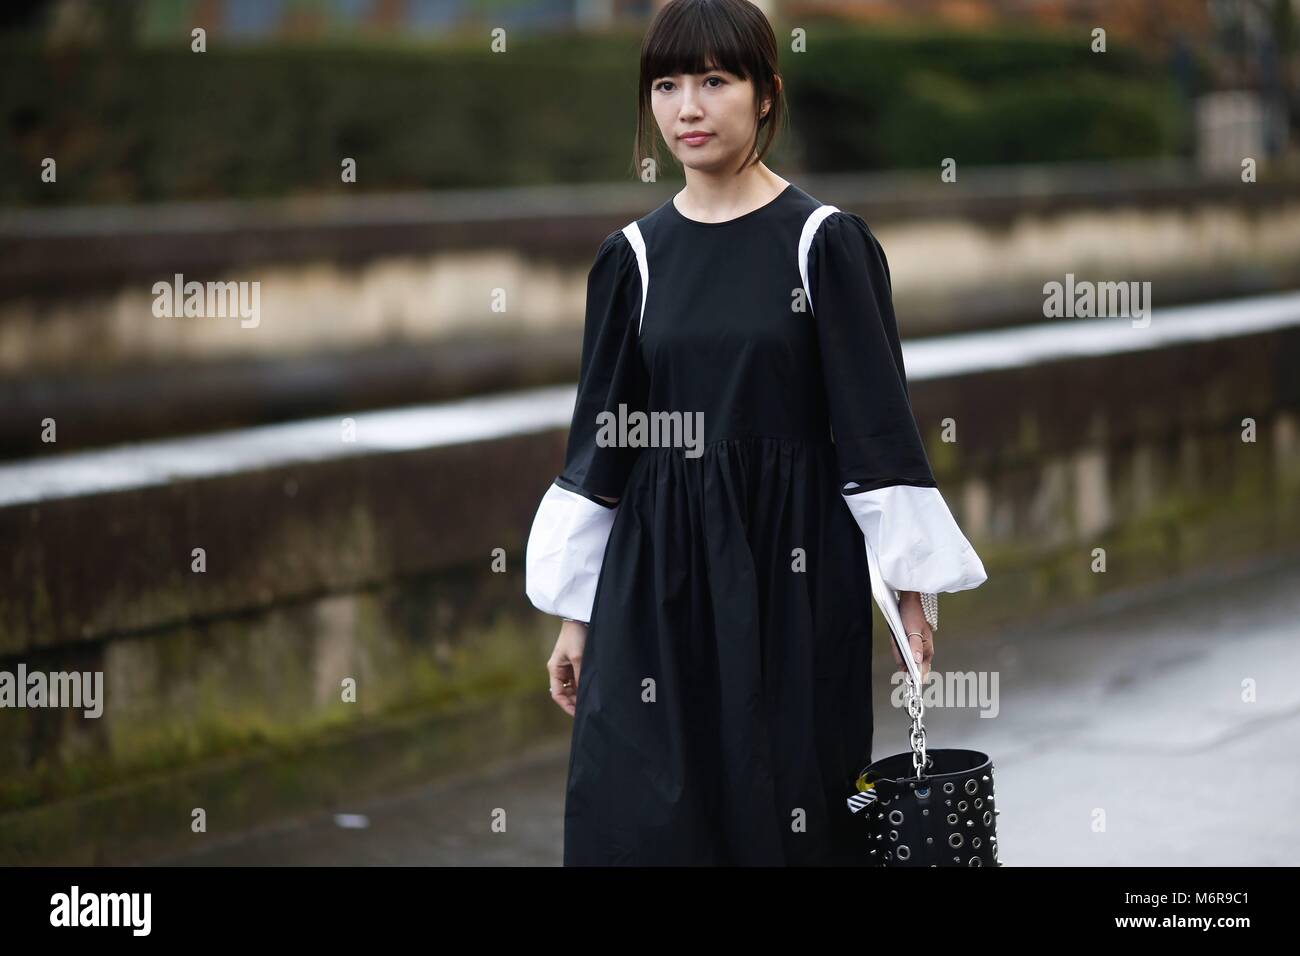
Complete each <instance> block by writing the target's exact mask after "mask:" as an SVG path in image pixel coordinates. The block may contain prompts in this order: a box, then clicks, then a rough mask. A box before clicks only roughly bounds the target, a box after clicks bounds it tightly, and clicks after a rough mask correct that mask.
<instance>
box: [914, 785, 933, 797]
mask: <svg viewBox="0 0 1300 956" xmlns="http://www.w3.org/2000/svg"><path fill="white" fill-rule="evenodd" d="M916 795H917V797H918V798H920V799H922V800H924V799H925V798H926V797H928V796H929V795H930V788H929V787H917V789H916Z"/></svg>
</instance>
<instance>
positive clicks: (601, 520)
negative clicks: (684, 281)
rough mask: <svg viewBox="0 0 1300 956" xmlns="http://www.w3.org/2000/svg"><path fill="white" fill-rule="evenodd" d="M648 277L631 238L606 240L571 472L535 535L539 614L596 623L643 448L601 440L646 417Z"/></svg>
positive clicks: (590, 287)
mask: <svg viewBox="0 0 1300 956" xmlns="http://www.w3.org/2000/svg"><path fill="white" fill-rule="evenodd" d="M641 303H642V294H641V275H640V271H639V267H638V264H637V258H636V253H635V251H634V250H633V248H632V245H631V243H630V242H629V240H628V238H627V236H626V235H624V233H623V232H622V231H621V230H620V231H616V232H613V233H610V234H609V235H608V236H606V237H605V240H604V241H603V242H602V243H601V245H600V247H599V249H598V250H597V252H596V258H595V262H594V263H593V264H592V267H591V270H590V272H589V273H588V276H587V304H586V317H585V320H584V326H583V337H582V359H581V362H580V365H579V373H578V390H577V397H576V400H575V402H574V408H573V420H572V422H571V424H570V426H569V437H568V442H567V445H566V449H565V457H564V468H563V471H561V472H560V474H559V475H557V476H556V477H555V479H554V481H553V482H552V483H551V485H550V487H549V488H547V490H546V493H545V494H544V495H543V496H542V500H541V503H540V504H539V506H538V508H537V513H536V514H535V516H534V518H533V523H532V528H531V529H530V531H529V535H528V545H527V550H526V556H525V561H524V563H525V581H526V583H525V591H526V593H527V595H528V599H529V601H531V602H532V604H533V606H534V607H536V608H537V609H538V610H541V611H545V612H546V613H548V614H554V615H557V616H561V617H567V618H572V619H573V620H576V621H583V622H588V621H590V620H591V610H592V606H593V604H594V602H595V597H596V583H597V581H598V579H599V577H600V568H601V565H602V564H603V562H604V555H605V545H606V544H607V543H608V541H609V534H610V530H611V529H612V528H613V525H614V516H615V514H616V512H617V510H618V505H617V504H612V503H610V502H608V501H603V500H601V496H604V497H608V498H619V497H621V495H622V493H623V488H624V486H625V485H626V483H627V479H628V475H629V474H630V472H631V470H632V465H633V464H634V463H635V461H636V458H637V455H638V453H639V452H640V448H639V447H637V446H621V447H620V446H618V445H612V444H609V443H608V442H606V441H603V440H602V434H601V424H602V422H601V420H600V418H599V416H600V415H601V413H602V412H611V413H613V415H615V416H617V415H618V411H619V405H620V404H623V405H626V406H627V411H629V412H631V411H638V410H640V411H644V409H645V405H646V395H647V376H646V372H645V367H644V364H643V362H642V360H641V357H640V353H639V351H638V339H639V334H640V328H639V326H640V314H641Z"/></svg>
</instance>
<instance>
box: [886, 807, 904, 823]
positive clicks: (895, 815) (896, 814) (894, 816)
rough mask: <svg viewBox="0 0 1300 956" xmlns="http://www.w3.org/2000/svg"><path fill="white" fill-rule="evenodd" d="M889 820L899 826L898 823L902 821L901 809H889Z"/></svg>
mask: <svg viewBox="0 0 1300 956" xmlns="http://www.w3.org/2000/svg"><path fill="white" fill-rule="evenodd" d="M889 822H890V823H892V824H893V825H894V826H899V825H901V824H902V822H903V811H902V810H890V811H889Z"/></svg>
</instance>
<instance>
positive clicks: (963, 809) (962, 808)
mask: <svg viewBox="0 0 1300 956" xmlns="http://www.w3.org/2000/svg"><path fill="white" fill-rule="evenodd" d="M957 809H958V810H960V811H961V812H962V813H965V812H966V801H965V800H963V801H962V802H961V803H959V804H957Z"/></svg>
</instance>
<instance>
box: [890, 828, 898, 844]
mask: <svg viewBox="0 0 1300 956" xmlns="http://www.w3.org/2000/svg"><path fill="white" fill-rule="evenodd" d="M889 839H891V840H893V841H895V842H897V841H898V831H897V830H890V831H889Z"/></svg>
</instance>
